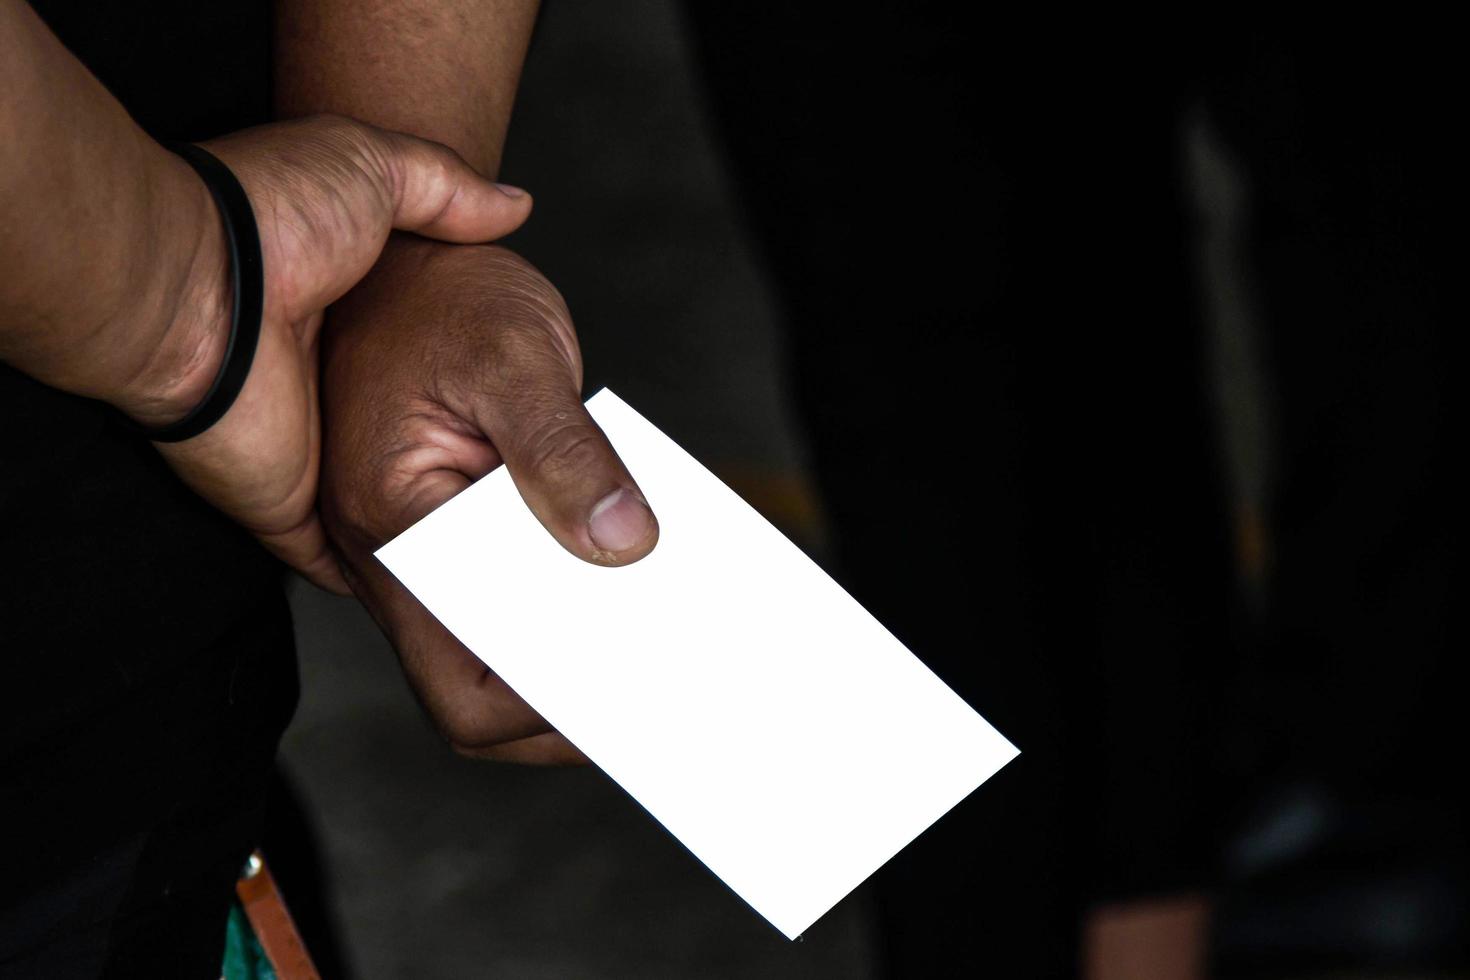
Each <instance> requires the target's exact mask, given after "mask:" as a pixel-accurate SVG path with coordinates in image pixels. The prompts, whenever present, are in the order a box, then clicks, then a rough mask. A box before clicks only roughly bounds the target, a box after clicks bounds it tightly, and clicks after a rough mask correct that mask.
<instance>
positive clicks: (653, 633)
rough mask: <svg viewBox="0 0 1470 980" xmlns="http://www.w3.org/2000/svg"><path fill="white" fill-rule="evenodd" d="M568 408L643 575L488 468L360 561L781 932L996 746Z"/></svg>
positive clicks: (745, 533)
mask: <svg viewBox="0 0 1470 980" xmlns="http://www.w3.org/2000/svg"><path fill="white" fill-rule="evenodd" d="M587 407H588V409H589V410H590V411H591V413H592V415H593V417H594V418H595V419H596V420H597V423H598V424H599V425H600V426H602V429H603V431H605V432H606V433H607V437H608V439H609V440H611V442H612V444H613V446H614V447H615V448H616V449H617V451H618V453H619V455H621V456H622V458H623V460H624V462H625V463H627V465H628V469H629V471H630V472H632V474H633V475H634V478H635V479H637V480H638V483H639V486H640V487H641V488H642V490H643V493H644V495H645V497H647V499H648V502H649V504H650V505H651V506H652V507H653V509H654V512H655V513H656V514H657V515H658V520H659V529H660V536H659V543H658V547H657V548H655V549H654V551H653V553H652V554H651V555H649V556H648V557H647V558H644V559H643V560H642V561H640V562H637V563H635V564H633V565H629V566H627V567H624V568H601V567H597V566H594V565H589V564H586V563H585V562H583V561H581V560H580V559H577V558H574V557H573V556H571V555H569V554H567V553H566V552H565V551H563V550H562V548H561V547H560V546H559V545H558V544H557V543H556V542H555V541H554V540H553V539H552V538H551V536H550V535H549V534H547V533H546V531H545V529H543V528H542V527H541V525H540V524H539V523H538V522H537V520H536V518H535V517H534V516H533V515H532V514H531V512H530V510H529V509H528V508H527V507H526V505H525V504H524V503H523V502H522V501H521V498H520V496H519V494H518V493H517V492H516V489H515V486H514V484H513V483H512V482H511V479H510V477H509V475H508V474H507V473H506V471H505V469H504V468H503V467H502V468H501V469H498V470H496V471H495V472H493V473H491V474H490V475H488V476H486V477H485V478H484V479H482V480H480V481H479V482H477V483H475V484H474V485H473V486H471V487H469V488H468V489H467V490H465V491H464V492H463V493H461V494H460V495H459V496H457V497H455V498H454V499H453V500H451V501H449V502H448V503H446V504H445V505H444V506H442V507H440V508H439V509H438V510H436V511H435V512H434V513H432V514H430V515H429V516H428V517H426V518H424V519H423V520H422V521H420V522H419V523H418V524H416V525H414V526H413V527H411V528H409V529H408V530H407V531H405V532H404V533H403V534H401V535H399V536H398V537H397V538H395V539H394V540H393V541H391V542H389V543H388V544H386V545H384V546H383V548H382V549H381V550H379V551H378V557H379V558H380V559H381V560H382V561H383V563H384V564H385V565H387V567H388V568H389V569H390V570H391V571H392V572H393V574H394V575H396V576H398V578H399V580H400V581H402V582H403V584H404V585H405V586H407V588H408V589H409V591H411V592H412V593H413V594H414V595H415V596H417V597H418V599H419V601H421V602H422V603H423V604H424V605H425V606H426V607H428V609H429V610H430V611H431V612H432V613H433V614H434V615H435V616H436V617H438V619H439V621H440V622H442V623H443V624H444V625H445V626H446V627H448V629H449V630H450V632H452V633H453V634H454V635H455V636H456V637H458V638H459V640H460V641H461V642H463V643H464V645H465V646H467V647H469V649H470V650H472V651H474V653H475V655H476V656H478V657H479V658H480V659H481V660H483V661H484V662H485V663H486V665H487V666H489V667H490V669H491V670H493V671H495V672H496V673H497V674H499V675H500V676H501V677H502V678H503V679H504V680H505V681H506V682H507V683H508V684H510V686H511V687H513V688H514V689H515V690H516V691H517V692H519V693H520V695H521V696H522V697H524V698H525V699H526V700H527V701H528V702H529V703H530V704H531V705H532V706H533V707H535V708H536V709H537V710H538V711H540V712H541V713H542V715H544V716H545V717H546V719H547V721H549V722H550V723H551V724H553V725H555V726H556V727H557V728H558V729H559V730H560V731H561V732H562V733H563V734H564V735H565V736H566V737H567V738H568V739H570V740H571V741H572V743H573V744H575V745H576V746H577V747H578V748H579V749H581V750H582V751H583V752H585V753H586V754H587V756H588V757H589V758H591V759H592V760H593V761H594V762H596V763H597V765H599V766H601V767H602V769H603V770H604V771H606V772H607V774H608V775H609V776H611V777H612V778H613V779H614V780H616V781H617V782H618V784H619V785H621V786H622V787H623V788H624V789H625V790H627V791H628V793H630V794H631V795H632V796H633V798H634V799H636V800H637V801H638V802H639V803H641V804H642V805H643V806H644V807H645V808H646V809H647V810H648V812H649V813H651V814H653V816H654V817H655V818H657V819H658V820H659V821H660V822H661V823H662V824H663V825H664V826H665V827H666V828H667V829H668V830H669V832H670V833H672V834H673V835H674V836H675V837H677V838H678V839H679V840H680V841H681V842H682V843H683V844H684V845H685V846H686V847H688V848H689V850H690V851H692V852H693V853H694V855H695V856H696V857H698V858H699V859H700V860H701V861H703V862H704V863H705V864H706V865H708V866H709V868H710V870H712V871H713V872H714V873H715V874H717V875H718V876H719V877H720V878H722V879H723V880H724V881H725V883H726V884H728V885H729V886H730V888H732V889H733V890H734V891H735V892H736V894H738V895H740V897H741V898H743V899H745V900H746V901H747V902H749V903H750V905H751V906H752V907H753V908H754V909H755V910H756V911H757V912H759V913H760V914H761V915H763V916H765V917H766V918H767V919H769V920H770V921H771V923H772V924H774V925H775V926H776V928H777V929H779V930H780V931H781V932H782V933H784V934H785V935H786V936H787V937H788V938H792V939H794V938H796V937H797V936H799V935H800V934H801V933H802V931H803V930H805V929H806V928H807V927H808V926H810V925H811V924H812V923H813V922H815V921H816V920H817V919H818V918H819V917H820V916H821V915H822V914H823V913H825V912H826V911H827V910H828V909H830V908H831V907H832V906H833V905H835V904H836V903H837V902H838V901H839V900H841V899H842V897H843V896H845V895H846V894H847V893H848V892H850V891H851V890H852V889H853V888H855V887H857V885H859V884H860V883H861V882H862V881H863V880H864V879H865V878H867V877H868V876H869V875H871V874H872V873H873V872H874V871H876V870H877V869H878V868H879V866H881V865H882V864H883V863H884V862H885V861H887V860H888V859H889V858H891V857H892V856H893V855H894V854H896V853H897V852H898V851H899V850H900V849H901V848H902V847H903V846H904V845H905V844H907V843H908V842H909V841H911V840H913V839H914V838H915V837H916V836H918V834H919V833H921V832H922V831H923V830H924V829H925V828H926V827H928V826H929V825H930V824H931V823H933V822H934V821H935V820H937V819H938V818H939V817H940V816H942V815H943V814H944V813H945V812H946V811H947V810H949V809H950V808H951V807H953V806H954V805H955V804H956V803H959V802H960V801H961V800H962V799H964V798H965V797H966V796H967V795H969V794H970V793H971V792H972V791H973V790H974V789H975V788H976V787H977V786H979V785H980V784H981V783H982V782H984V781H985V780H987V779H989V778H990V777H991V776H992V775H993V774H994V773H995V772H996V771H997V770H998V769H1000V768H1001V767H1002V766H1003V765H1005V764H1006V763H1007V762H1009V761H1010V760H1011V759H1012V758H1014V757H1015V756H1016V749H1015V748H1014V747H1013V746H1012V745H1011V744H1010V743H1009V742H1007V741H1006V740H1005V739H1004V738H1003V737H1002V736H1001V735H1000V734H999V733H998V732H997V731H996V730H995V729H994V728H992V727H991V726H990V725H989V724H988V723H987V722H986V721H985V719H983V718H981V717H980V716H979V715H978V714H976V713H975V711H974V710H973V709H971V708H970V707H969V706H968V705H966V704H965V703H964V702H963V701H962V700H960V698H959V696H958V695H956V694H955V693H954V692H953V691H951V690H950V689H949V688H948V687H946V686H945V685H944V683H943V682H941V681H940V680H939V679H938V678H937V677H935V676H934V674H933V673H931V672H930V671H929V669H928V668H926V667H925V666H924V665H923V664H922V663H920V662H919V660H918V659H917V658H915V657H914V655H913V654H911V653H910V652H909V651H908V650H907V649H905V648H904V646H903V645H902V644H901V643H899V642H898V640H896V639H894V637H893V636H892V634H890V633H889V632H888V631H887V630H886V629H884V628H883V626H882V625H881V624H880V623H879V622H878V621H877V620H875V619H874V618H873V617H872V616H871V615H869V614H868V613H867V611H866V610H864V609H863V608H862V607H861V606H860V605H858V604H857V602H856V601H855V600H853V599H852V597H850V596H849V595H848V594H847V593H846V592H844V591H843V590H842V589H841V588H840V587H839V586H838V585H837V584H836V583H835V582H833V581H832V579H830V578H828V576H827V575H826V573H825V572H823V571H822V570H821V569H820V568H818V567H817V566H816V565H815V564H814V563H813V562H812V561H811V560H810V559H808V558H807V557H806V556H805V555H804V554H803V553H802V552H801V551H800V550H799V549H798V548H797V547H796V546H795V545H793V544H791V542H789V541H787V540H786V538H785V537H783V536H782V535H781V534H780V532H778V531H777V530H776V529H775V528H773V527H772V526H771V525H770V524H768V523H767V522H766V520H765V519H764V518H762V517H761V516H760V515H759V514H757V513H756V512H755V511H754V510H753V509H751V508H750V507H749V506H748V505H747V504H746V503H745V502H744V501H742V500H741V499H740V498H739V497H738V496H736V495H735V493H734V492H733V491H731V490H730V489H729V488H727V487H726V486H725V485H724V484H722V483H721V482H720V481H719V480H717V479H716V478H715V477H714V476H713V475H712V474H711V473H710V472H709V471H708V470H706V469H704V467H702V466H700V465H699V463H698V462H696V461H695V460H694V459H693V457H691V456H689V455H688V454H687V453H685V452H684V451H683V450H682V449H680V448H679V447H678V446H676V445H675V444H674V443H673V442H672V441H671V440H670V439H669V438H668V437H667V436H665V435H664V434H663V433H661V432H660V431H659V430H658V429H656V428H654V427H653V426H652V425H651V424H649V422H648V421H647V420H645V419H644V418H643V417H642V416H640V415H639V414H638V413H637V412H635V411H633V409H631V408H629V407H628V406H627V405H626V404H625V403H624V402H623V401H622V400H621V399H619V398H618V397H617V396H616V395H614V394H613V393H612V392H610V391H607V390H603V391H601V392H599V393H598V394H597V395H595V396H594V397H593V398H592V399H591V400H590V401H588V403H587ZM977 805H978V804H977ZM997 846H1004V844H1003V843H1002V842H997Z"/></svg>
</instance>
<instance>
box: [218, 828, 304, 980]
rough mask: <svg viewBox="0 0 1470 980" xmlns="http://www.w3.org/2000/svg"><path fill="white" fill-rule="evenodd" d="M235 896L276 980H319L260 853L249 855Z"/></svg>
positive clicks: (263, 856)
mask: <svg viewBox="0 0 1470 980" xmlns="http://www.w3.org/2000/svg"><path fill="white" fill-rule="evenodd" d="M235 893H236V894H237V895H239V896H240V904H241V905H242V906H244V908H245V915H246V917H247V918H249V919H250V926H251V928H253V929H254V930H255V938H256V939H258V940H260V947H261V949H263V950H265V955H266V956H268V957H269V958H270V961H271V966H272V967H274V968H275V971H276V976H277V977H279V978H280V980H321V975H320V974H319V973H317V972H316V966H315V965H314V964H313V963H312V962H311V954H309V953H308V952H307V951H306V944H305V943H303V942H302V941H301V933H299V932H297V931H296V923H295V922H293V921H292V920H291V913H290V912H289V911H288V910H287V909H286V902H285V899H283V898H282V897H281V890H280V889H279V888H277V887H276V879H275V878H273V877H271V869H270V868H269V867H267V866H266V863H265V855H263V854H261V853H260V851H258V850H257V851H254V852H252V853H251V855H250V858H249V860H247V861H246V862H245V868H244V870H243V871H241V873H240V880H239V881H237V882H235Z"/></svg>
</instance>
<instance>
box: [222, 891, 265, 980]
mask: <svg viewBox="0 0 1470 980" xmlns="http://www.w3.org/2000/svg"><path fill="white" fill-rule="evenodd" d="M220 974H221V976H223V977H224V980H276V971H275V969H274V968H273V967H272V966H271V961H270V959H269V957H267V956H266V955H265V950H263V949H261V948H260V940H259V939H256V938H255V930H254V929H252V928H251V927H250V919H249V918H248V917H247V916H246V915H245V910H244V909H243V908H241V907H240V903H239V902H236V903H235V904H233V905H231V906H230V919H229V922H227V923H226V924H225V962H224V966H223V967H221V969H220Z"/></svg>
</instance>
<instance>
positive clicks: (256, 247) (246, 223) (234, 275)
mask: <svg viewBox="0 0 1470 980" xmlns="http://www.w3.org/2000/svg"><path fill="white" fill-rule="evenodd" d="M170 149H171V150H173V151H174V152H175V153H177V154H178V155H179V156H181V157H183V158H184V160H185V161H187V162H188V164H189V166H191V167H193V168H194V169H195V171H197V172H198V174H199V176H200V177H202V178H204V184H205V186H207V187H208V188H209V193H210V196H211V197H213V198H214V203H215V206H216V207H217V208H219V215H220V220H221V221H222V222H223V223H224V230H225V242H226V244H227V245H228V246H229V250H230V287H231V296H232V299H231V301H230V337H229V340H228V341H226V343H225V358H224V361H223V363H221V364H220V368H219V373H218V374H216V375H215V376H214V383H213V384H211V385H210V386H209V391H207V392H205V394H204V398H203V399H202V400H201V401H200V402H199V404H198V405H195V406H194V408H193V409H191V410H190V411H189V414H187V415H185V416H184V417H183V418H181V419H179V420H178V421H177V422H172V423H170V424H168V425H164V426H159V427H158V428H156V429H150V428H147V427H145V426H141V425H137V424H136V423H134V428H136V429H137V430H138V431H139V432H141V433H142V434H143V435H145V436H147V437H148V438H149V439H151V440H153V441H154V442H183V441H184V440H185V439H192V438H193V437H195V436H197V435H199V433H201V432H203V431H204V430H205V429H208V428H209V427H210V426H211V425H214V423H216V422H218V421H219V420H220V419H221V418H223V417H224V414H225V413H226V412H228V411H229V410H230V406H231V405H233V404H234V403H235V398H236V397H237V396H238V395H239V394H240V389H241V388H243V387H245V378H246V377H247V376H248V375H249V374H250V362H251V361H253V360H254V359H255V346H256V343H257V342H258V341H259V340H260V318H261V314H262V312H263V308H264V304H265V274H264V269H263V267H262V266H263V263H262V261H261V257H260V232H259V230H258V229H257V228H256V227H255V212H254V211H253V210H251V207H250V198H248V197H246V196H245V188H243V187H241V186H240V182H239V181H238V180H236V179H235V175H234V174H233V173H231V172H230V168H229V167H226V166H225V165H224V164H223V163H221V162H220V161H219V159H218V158H217V157H216V156H215V155H214V154H212V153H210V152H209V151H208V150H205V149H202V148H201V147H198V146H195V145H193V144H192V143H180V144H176V145H173V146H171V147H170Z"/></svg>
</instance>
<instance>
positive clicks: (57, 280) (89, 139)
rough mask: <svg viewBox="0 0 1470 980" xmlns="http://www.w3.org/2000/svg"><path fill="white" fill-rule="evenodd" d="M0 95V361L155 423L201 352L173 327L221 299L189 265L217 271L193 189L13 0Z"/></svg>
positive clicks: (213, 228) (207, 348) (5, 19)
mask: <svg viewBox="0 0 1470 980" xmlns="http://www.w3.org/2000/svg"><path fill="white" fill-rule="evenodd" d="M0 91H3V92H5V98H4V99H3V100H0V132H3V133H4V134H5V138H4V139H3V140H0V216H3V218H0V359H3V360H5V361H6V362H7V363H10V364H12V365H14V366H15V367H17V368H18V369H20V370H22V371H24V372H26V373H27V374H30V375H32V376H33V377H35V378H37V379H38V380H40V381H43V382H45V383H46V384H49V385H52V386H54V387H58V388H62V389H64V390H67V391H71V392H74V393H77V394H82V395H86V396H89V397H94V398H102V399H105V400H108V401H111V402H113V403H114V404H117V405H119V407H122V408H124V409H125V410H127V411H130V412H132V413H133V414H135V415H137V416H139V417H140V418H143V419H145V420H148V421H165V420H167V419H168V418H169V417H170V416H172V415H175V414H178V413H177V412H176V411H175V409H176V406H177V405H179V404H182V405H183V406H184V408H185V409H187V407H188V404H189V402H188V399H189V398H190V397H193V395H194V393H193V392H191V391H187V390H182V389H184V388H186V387H188V385H189V384H192V383H193V379H194V377H195V372H191V371H190V370H189V368H190V366H191V365H196V364H197V363H198V362H199V361H200V360H202V359H207V358H209V357H210V356H213V354H214V351H213V350H212V345H213V342H214V334H213V332H211V331H206V330H199V331H188V332H185V333H187V335H181V332H180V331H179V330H177V329H175V327H176V326H177V321H178V320H179V313H180V311H181V310H183V309H185V308H188V309H190V310H191V311H195V312H197V311H198V309H199V308H200V307H202V306H203V305H204V304H206V303H211V302H212V303H215V304H219V303H220V302H221V298H220V297H219V296H218V295H216V292H215V287H216V286H217V285H218V282H219V277H218V276H213V277H212V278H211V277H209V276H205V275H202V274H201V273H202V272H204V271H206V270H202V269H200V268H198V267H199V266H209V267H210V269H211V270H212V267H213V265H214V264H215V263H220V264H221V265H222V263H223V256H222V252H221V251H220V248H219V245H220V242H219V241H218V240H217V239H218V236H219V230H218V224H217V221H215V220H214V219H213V214H212V211H211V209H212V206H213V205H212V203H211V201H210V200H209V197H208V192H207V191H206V190H205V188H204V187H203V185H202V184H201V183H200V182H199V181H198V180H197V179H196V178H195V177H194V175H193V173H192V172H191V171H190V170H189V168H188V167H187V165H185V164H184V163H183V162H182V161H179V160H176V159H175V158H174V157H173V155H172V154H170V153H168V152H167V151H165V150H164V149H162V148H161V147H159V146H158V145H157V144H155V143H153V142H152V141H151V140H149V139H148V138H147V136H146V135H145V134H144V133H143V132H142V131H141V130H140V129H139V128H138V126H137V125H136V124H135V123H134V122H133V121H132V119H130V118H129V117H128V114H127V112H126V111H125V110H124V109H123V107H122V106H121V105H120V104H118V102H117V100H115V99H114V98H113V97H112V96H111V95H110V94H108V92H107V91H106V90H105V89H104V88H103V87H102V86H101V85H100V84H99V83H98V82H97V80H96V79H94V78H93V77H92V76H91V75H90V74H89V73H88V72H87V70H86V69H85V68H84V67H83V66H82V65H81V64H80V63H79V62H77V60H76V59H75V58H73V57H72V56H71V55H70V54H69V53H68V52H67V51H66V49H65V48H63V47H62V46H61V44H60V42H58V41H57V40H56V38H55V37H54V36H53V35H52V34H51V32H50V31H49V30H48V29H47V28H46V26H45V25H44V24H43V23H42V22H41V21H40V19H39V18H38V17H37V16H36V15H35V14H34V13H33V12H32V11H31V9H30V8H29V7H28V6H27V5H25V4H24V3H21V2H19V0H0ZM206 280H208V282H209V285H208V287H207V288H206V287H205V286H204V283H205V282H206ZM201 292H203V293H204V295H199V294H200V293H201ZM186 379H187V380H186Z"/></svg>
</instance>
